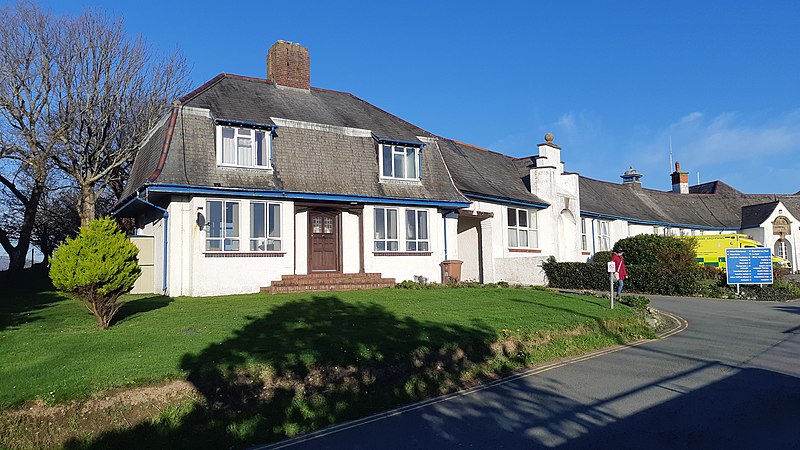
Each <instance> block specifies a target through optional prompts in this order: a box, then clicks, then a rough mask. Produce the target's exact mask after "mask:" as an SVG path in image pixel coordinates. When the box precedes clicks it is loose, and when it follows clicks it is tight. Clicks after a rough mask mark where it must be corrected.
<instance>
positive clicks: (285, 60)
mask: <svg viewBox="0 0 800 450" xmlns="http://www.w3.org/2000/svg"><path fill="white" fill-rule="evenodd" d="M310 60H311V58H310V57H309V56H308V49H307V48H305V47H303V46H301V45H300V44H294V43H291V42H287V41H278V42H276V43H275V45H273V46H272V47H270V49H269V51H268V52H267V79H269V80H272V82H273V83H275V84H277V85H279V86H287V87H293V88H297V89H306V90H309V89H311V75H310Z"/></svg>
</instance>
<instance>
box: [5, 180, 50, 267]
mask: <svg viewBox="0 0 800 450" xmlns="http://www.w3.org/2000/svg"><path fill="white" fill-rule="evenodd" d="M37 172H39V171H37ZM35 176H36V180H35V181H34V183H33V189H31V195H30V198H29V199H28V200H29V202H28V204H26V205H25V214H24V215H23V218H22V227H20V230H19V239H18V240H17V245H16V246H15V247H14V249H13V251H10V252H8V257H9V259H10V261H9V264H8V270H9V271H10V272H19V271H21V270H22V269H24V268H25V261H26V260H27V257H28V250H30V248H31V235H32V234H33V227H34V225H35V224H36V212H37V211H38V210H39V201H41V199H42V193H43V192H44V186H45V182H46V178H47V175H46V174H45V175H44V176H42V175H41V174H39V173H37V175H35Z"/></svg>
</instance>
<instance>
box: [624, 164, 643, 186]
mask: <svg viewBox="0 0 800 450" xmlns="http://www.w3.org/2000/svg"><path fill="white" fill-rule="evenodd" d="M643 176H644V175H642V174H641V173H639V172H638V171H637V170H636V169H634V168H633V167H631V168H630V169H628V170H626V171H625V173H623V174H622V175H620V178H622V184H630V183H641V179H642V177H643Z"/></svg>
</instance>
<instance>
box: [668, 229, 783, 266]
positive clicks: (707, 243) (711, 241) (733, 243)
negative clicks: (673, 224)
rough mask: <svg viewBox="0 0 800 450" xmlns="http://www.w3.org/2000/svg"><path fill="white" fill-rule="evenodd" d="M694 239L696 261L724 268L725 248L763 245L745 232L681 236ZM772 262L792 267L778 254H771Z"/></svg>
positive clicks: (776, 264)
mask: <svg viewBox="0 0 800 450" xmlns="http://www.w3.org/2000/svg"><path fill="white" fill-rule="evenodd" d="M682 237H684V238H687V239H694V240H695V241H696V242H697V246H695V248H694V250H695V252H696V253H697V263H698V264H700V265H704V266H714V267H719V268H720V269H725V268H726V267H727V265H726V264H725V249H726V248H750V247H763V245H762V244H761V243H760V242H758V241H756V240H753V239H751V238H750V236H748V235H746V234H715V235H706V236H682ZM772 264H773V265H775V266H778V267H785V268H787V269H791V268H792V264H791V263H790V262H789V261H788V260H786V259H784V258H781V257H779V256H775V255H773V256H772Z"/></svg>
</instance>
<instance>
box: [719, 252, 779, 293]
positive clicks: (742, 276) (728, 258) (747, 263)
mask: <svg viewBox="0 0 800 450" xmlns="http://www.w3.org/2000/svg"><path fill="white" fill-rule="evenodd" d="M725 262H726V264H727V265H728V284H772V250H770V249H768V248H765V247H751V248H726V249H725Z"/></svg>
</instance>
